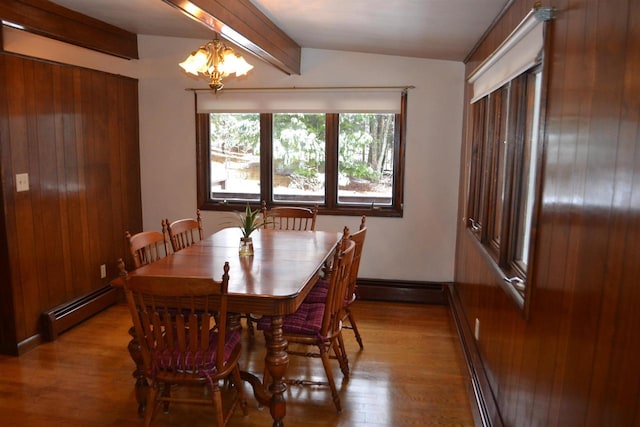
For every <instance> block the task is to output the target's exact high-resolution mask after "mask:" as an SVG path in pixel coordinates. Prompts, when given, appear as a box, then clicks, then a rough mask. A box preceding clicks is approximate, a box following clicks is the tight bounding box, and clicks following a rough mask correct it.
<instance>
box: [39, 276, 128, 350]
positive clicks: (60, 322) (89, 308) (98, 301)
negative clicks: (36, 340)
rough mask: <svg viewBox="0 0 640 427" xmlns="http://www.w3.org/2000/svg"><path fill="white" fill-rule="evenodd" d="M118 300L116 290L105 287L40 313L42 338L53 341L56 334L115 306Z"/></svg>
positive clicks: (109, 286) (108, 286)
mask: <svg viewBox="0 0 640 427" xmlns="http://www.w3.org/2000/svg"><path fill="white" fill-rule="evenodd" d="M118 300H119V297H118V290H117V289H116V288H114V287H112V286H111V285H107V286H104V287H102V288H99V289H96V290H95V291H93V292H90V293H88V294H86V295H84V296H81V297H79V298H76V299H74V300H71V301H69V302H66V303H64V304H61V305H59V306H57V307H54V308H52V309H51V310H49V311H46V312H44V313H42V334H43V338H44V339H45V340H46V341H53V340H55V339H56V338H57V337H58V334H60V333H62V332H64V331H66V330H67V329H69V328H71V327H73V326H75V325H77V324H78V323H80V322H82V321H83V320H85V319H87V318H89V317H91V316H93V315H94V314H96V313H98V312H100V311H102V310H104V309H105V308H107V307H109V306H110V305H113V304H115V303H116V302H117V301H118Z"/></svg>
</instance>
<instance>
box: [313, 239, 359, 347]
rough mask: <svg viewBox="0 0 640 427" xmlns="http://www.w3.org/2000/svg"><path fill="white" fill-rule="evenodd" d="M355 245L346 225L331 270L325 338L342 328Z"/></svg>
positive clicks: (326, 308)
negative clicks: (343, 310)
mask: <svg viewBox="0 0 640 427" xmlns="http://www.w3.org/2000/svg"><path fill="white" fill-rule="evenodd" d="M355 247H356V243H355V242H354V241H352V240H351V239H349V229H348V228H347V227H345V229H344V235H343V237H342V239H341V240H340V243H339V244H338V248H337V249H336V252H335V255H334V257H333V262H332V263H331V269H330V271H329V289H328V292H327V300H326V302H325V311H324V317H323V320H322V327H321V330H320V335H321V336H323V337H325V338H329V337H333V336H337V335H338V334H339V333H340V331H341V329H342V309H343V307H344V301H345V298H346V295H347V289H348V287H349V281H350V278H351V265H352V264H353V257H354V253H355Z"/></svg>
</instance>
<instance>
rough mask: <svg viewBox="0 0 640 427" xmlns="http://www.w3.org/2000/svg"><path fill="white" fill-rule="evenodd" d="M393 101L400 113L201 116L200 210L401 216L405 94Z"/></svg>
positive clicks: (231, 113)
mask: <svg viewBox="0 0 640 427" xmlns="http://www.w3.org/2000/svg"><path fill="white" fill-rule="evenodd" d="M395 96H397V98H396V103H397V104H398V105H399V106H401V108H400V107H399V108H398V111H399V112H386V111H373V112H370V111H363V112H353V111H345V112H332V113H324V112H317V111H308V109H306V108H301V110H302V111H301V112H282V111H273V112H266V113H265V112H263V113H247V112H234V111H219V110H220V109H222V110H224V108H223V107H219V108H217V109H216V110H215V111H209V112H207V111H204V112H203V111H199V112H198V113H197V115H196V117H197V132H196V133H197V152H198V205H199V206H200V208H201V209H210V210H238V209H242V208H244V206H246V204H247V203H250V204H252V205H253V206H257V205H258V204H259V203H260V202H261V201H262V200H265V201H267V203H268V204H269V206H273V205H278V204H280V205H318V207H319V209H320V212H323V213H328V214H341V215H343V214H344V215H363V214H366V215H369V216H402V203H403V200H402V197H403V191H402V190H403V188H402V185H403V164H404V158H403V157H404V123H405V119H404V112H405V110H406V108H405V106H406V92H405V93H403V94H402V95H401V96H400V95H398V94H397V92H396V95H395ZM202 110H206V109H204V108H203V109H202ZM229 110H233V108H229Z"/></svg>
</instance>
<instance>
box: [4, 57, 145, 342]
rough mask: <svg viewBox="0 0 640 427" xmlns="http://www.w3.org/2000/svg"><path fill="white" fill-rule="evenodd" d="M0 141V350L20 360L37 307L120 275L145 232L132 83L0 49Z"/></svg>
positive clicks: (34, 330)
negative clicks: (20, 184)
mask: <svg viewBox="0 0 640 427" xmlns="http://www.w3.org/2000/svg"><path fill="white" fill-rule="evenodd" d="M0 138H1V142H2V148H1V151H0V169H1V174H2V188H1V191H2V192H1V193H0V194H1V196H2V197H1V199H2V211H3V214H2V217H0V218H1V219H3V223H2V226H1V227H0V237H3V239H2V242H1V247H0V256H1V260H0V266H1V267H2V268H1V271H0V276H1V277H0V296H1V297H2V300H1V302H0V313H2V314H1V316H2V325H1V326H0V351H1V352H3V353H9V354H17V353H20V352H22V351H24V349H28V348H29V347H30V346H32V345H33V344H34V341H35V343H37V341H38V336H39V332H40V329H39V317H40V315H41V313H42V312H43V311H45V310H47V309H50V308H52V307H54V306H57V305H59V304H62V303H65V302H67V301H69V300H72V299H74V298H76V297H78V296H81V295H84V294H86V293H88V292H90V291H92V290H95V289H97V288H100V287H102V286H104V285H106V284H107V283H108V279H109V278H113V277H114V276H115V275H117V268H116V265H115V262H116V259H117V258H119V257H122V256H124V255H125V254H126V253H127V251H128V248H127V246H126V241H125V239H124V231H125V230H127V229H129V230H132V232H133V231H139V230H140V229H141V226H142V209H141V197H140V158H139V148H138V83H137V80H135V79H131V78H127V77H122V76H116V75H112V74H107V73H104V72H99V71H94V70H88V69H82V68H78V67H71V66H65V65H60V64H54V63H49V62H44V61H39V60H35V59H29V58H24V57H20V56H16V55H10V54H5V53H0ZM20 173H28V174H29V184H30V189H29V191H25V192H16V186H15V179H16V174H20ZM101 264H106V266H107V278H105V279H101V278H100V265H101Z"/></svg>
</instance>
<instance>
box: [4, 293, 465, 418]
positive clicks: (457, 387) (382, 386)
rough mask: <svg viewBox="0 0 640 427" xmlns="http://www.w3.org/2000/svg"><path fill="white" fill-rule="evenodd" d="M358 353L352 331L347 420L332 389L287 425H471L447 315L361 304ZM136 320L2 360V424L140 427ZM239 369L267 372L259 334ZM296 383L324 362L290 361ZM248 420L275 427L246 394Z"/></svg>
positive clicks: (101, 319) (300, 406)
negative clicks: (133, 354)
mask: <svg viewBox="0 0 640 427" xmlns="http://www.w3.org/2000/svg"><path fill="white" fill-rule="evenodd" d="M355 313H356V315H357V319H358V325H359V327H360V329H361V334H362V336H363V340H364V346H365V348H364V350H362V351H360V350H359V347H358V344H357V343H356V341H355V339H354V337H353V333H352V332H351V331H350V330H345V331H344V332H343V333H344V335H345V341H346V346H347V352H348V355H349V362H350V367H351V377H350V379H349V381H346V382H343V381H342V373H341V372H340V369H339V368H338V366H337V362H335V361H334V362H335V365H334V376H335V378H336V381H337V383H338V386H339V387H340V388H341V389H340V396H341V400H342V407H343V412H342V414H340V415H338V414H336V411H335V408H334V406H333V403H332V401H331V394H330V392H329V390H328V387H326V386H290V387H289V389H288V390H287V392H286V394H285V396H286V399H287V416H286V417H285V420H284V421H285V425H287V426H373V427H376V426H473V425H474V423H473V416H472V413H471V409H470V405H469V401H468V397H467V393H466V384H467V383H468V382H469V378H468V373H467V371H466V368H465V364H464V359H463V356H462V352H461V350H460V344H459V341H458V338H457V335H456V331H455V326H454V323H453V320H452V318H451V314H450V313H449V309H448V307H445V306H437V305H422V304H405V303H383V302H371V301H358V302H357V303H356V304H355ZM130 323H131V320H130V317H129V312H128V310H127V308H126V306H125V305H117V306H113V307H111V308H109V309H107V310H105V311H104V312H102V313H99V314H98V315H96V316H94V317H93V318H91V319H89V320H87V321H85V322H84V323H82V324H81V325H78V326H76V327H75V328H74V329H72V330H70V331H68V332H66V333H64V334H62V335H61V336H60V337H59V338H58V339H57V340H56V341H55V342H52V343H46V344H42V345H40V346H38V347H36V348H35V349H33V350H31V351H29V352H28V353H26V354H24V355H22V356H20V357H11V356H0V414H2V415H1V416H0V420H1V421H0V424H1V425H6V426H12V427H22V426H47V427H67V426H68V427H94V426H95V427H102V426H105V427H106V426H114V427H116V426H117V427H127V426H142V419H140V418H138V416H137V413H136V404H135V395H134V389H133V384H134V382H133V378H132V376H131V372H132V370H133V369H132V368H133V362H132V361H131V359H130V358H129V354H128V352H127V343H128V342H129V336H128V334H127V330H128V328H129V326H130ZM243 334H244V335H243V337H244V341H243V346H244V347H243V351H244V356H243V358H242V360H241V369H244V370H247V371H250V372H254V373H260V372H262V366H263V358H264V339H263V337H262V333H261V332H257V333H256V335H255V337H254V338H251V337H250V336H249V334H248V332H247V331H246V330H245V331H243ZM289 374H290V375H289V376H290V377H292V378H302V377H305V376H310V377H313V378H315V379H318V380H321V379H322V378H323V377H324V371H323V369H322V363H321V361H320V360H319V359H306V358H296V357H292V359H291V363H290V366H289ZM245 389H246V391H247V394H248V396H249V415H248V416H247V417H243V416H242V413H241V411H240V410H239V409H238V410H236V413H235V414H234V416H233V418H232V420H231V423H230V425H232V426H270V425H271V417H270V415H269V410H268V408H259V407H258V405H257V402H256V401H255V399H254V398H253V394H251V390H250V388H249V387H248V386H246V387H245ZM211 414H212V409H211V408H209V407H206V406H194V405H173V406H172V407H171V411H170V413H169V414H163V413H162V412H160V413H159V414H158V415H157V416H156V419H155V420H154V423H153V424H152V425H153V426H158V427H161V426H190V427H199V426H212V425H213V421H212V418H211Z"/></svg>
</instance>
